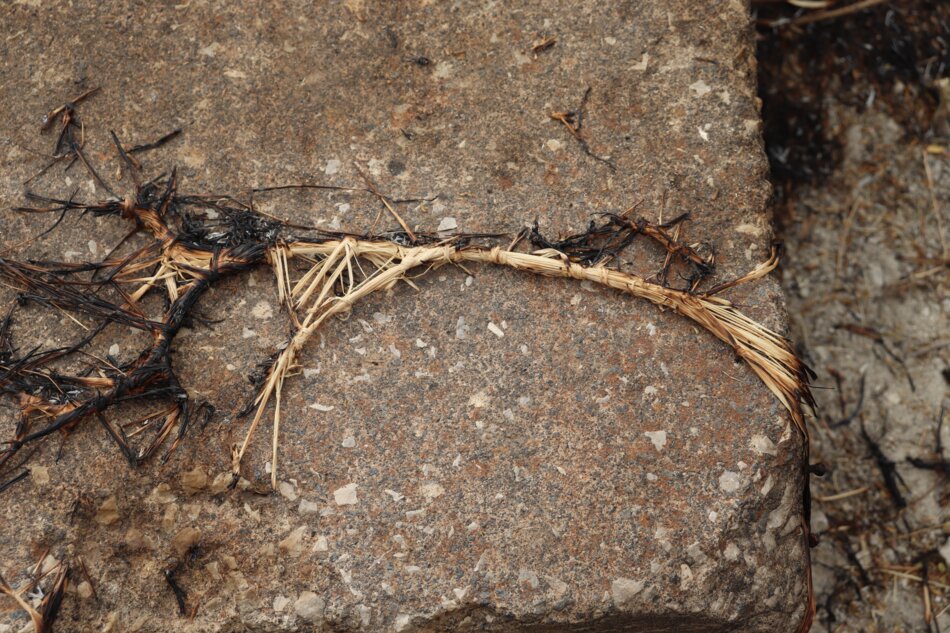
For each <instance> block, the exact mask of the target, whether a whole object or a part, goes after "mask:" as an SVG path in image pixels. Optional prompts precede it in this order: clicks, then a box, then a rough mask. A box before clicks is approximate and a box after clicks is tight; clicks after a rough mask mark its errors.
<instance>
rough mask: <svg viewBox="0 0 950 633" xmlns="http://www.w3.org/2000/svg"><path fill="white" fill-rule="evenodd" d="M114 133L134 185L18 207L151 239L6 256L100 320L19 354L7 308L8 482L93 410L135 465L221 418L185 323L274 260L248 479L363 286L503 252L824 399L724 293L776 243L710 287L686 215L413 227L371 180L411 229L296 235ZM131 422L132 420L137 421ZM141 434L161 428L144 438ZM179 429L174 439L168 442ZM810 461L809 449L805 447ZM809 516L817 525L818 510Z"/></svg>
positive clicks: (35, 283)
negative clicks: (104, 352) (639, 269)
mask: <svg viewBox="0 0 950 633" xmlns="http://www.w3.org/2000/svg"><path fill="white" fill-rule="evenodd" d="M113 141H114V145H115V147H116V149H117V151H118V152H119V155H120V158H121V159H122V160H123V162H124V164H125V166H126V168H127V169H128V170H129V171H130V172H131V173H132V176H133V177H132V181H133V182H134V183H136V184H135V187H134V190H133V191H131V192H130V193H129V194H128V195H127V196H125V197H124V198H121V199H120V198H118V197H116V198H113V199H110V200H107V201H104V202H98V203H82V202H78V201H76V200H74V199H72V198H69V199H61V198H51V197H44V196H38V195H35V194H28V198H29V199H30V200H31V201H32V202H33V203H34V204H35V205H36V206H31V207H24V208H20V209H19V210H20V211H23V212H30V213H50V214H59V216H60V217H65V216H66V215H67V214H70V213H81V214H92V215H94V216H103V217H112V218H115V219H116V220H119V221H125V222H128V223H129V224H130V225H131V227H130V228H131V232H130V234H129V236H127V237H131V236H132V235H135V234H139V237H138V238H137V239H139V240H140V241H141V242H140V244H134V245H133V246H131V247H130V248H131V250H130V251H129V252H125V253H123V254H121V255H115V256H113V255H111V254H110V255H109V256H107V257H106V258H104V259H103V260H101V261H98V262H94V263H84V264H71V263H64V262H36V261H27V262H22V261H14V260H11V259H7V258H2V257H0V277H2V278H3V279H4V280H5V281H6V282H7V283H8V284H11V285H13V286H15V287H17V288H18V289H19V290H20V295H19V302H20V303H35V304H40V305H44V306H48V307H51V308H55V309H58V310H61V311H64V312H66V313H67V314H72V315H75V316H76V317H80V318H81V317H83V316H85V317H91V318H92V319H93V320H95V322H96V325H94V326H93V327H88V328H87V329H88V332H87V334H86V335H85V336H84V337H82V338H81V339H80V340H79V341H77V342H76V343H75V344H73V345H70V346H67V347H62V348H57V349H51V350H41V349H40V348H38V347H37V348H33V349H30V350H29V351H27V352H25V353H21V352H20V351H19V350H18V349H17V347H16V346H15V345H14V344H13V342H12V341H11V336H10V330H11V328H10V324H11V323H12V322H13V319H14V318H15V310H16V307H14V308H13V310H11V312H10V313H9V314H8V315H7V316H6V317H5V319H4V320H3V322H2V325H0V392H2V393H4V394H6V395H7V396H9V397H10V398H12V399H13V400H14V401H15V402H16V403H17V405H18V407H19V420H18V423H17V424H16V427H15V432H14V436H13V437H12V438H10V439H8V440H7V441H6V442H5V443H4V446H3V448H0V481H3V480H5V479H8V478H9V475H10V473H12V472H14V471H16V470H17V469H19V468H21V466H22V463H23V461H25V459H26V458H23V459H20V460H19V461H17V460H16V458H17V456H18V455H21V451H24V452H26V451H25V449H29V448H30V447H32V446H34V445H36V444H37V443H38V442H40V441H41V440H42V439H43V438H46V437H49V436H50V435H52V434H54V433H56V432H59V431H61V432H66V431H69V430H71V429H73V428H75V427H77V426H78V425H80V424H82V423H83V422H86V421H95V422H97V423H98V424H100V425H101V426H102V427H103V428H104V430H105V431H106V434H107V435H108V436H109V438H110V439H111V440H112V441H113V442H114V443H115V444H116V445H117V447H118V448H119V450H120V452H121V453H122V455H123V456H124V457H125V459H126V460H127V461H128V463H129V464H130V465H131V466H133V467H134V466H136V465H137V464H139V463H141V462H143V461H145V460H147V459H149V458H150V457H152V456H153V455H155V454H156V452H158V450H159V449H160V448H162V447H163V446H167V448H166V450H165V453H164V455H165V457H167V456H168V454H169V453H170V452H171V451H173V450H174V449H175V447H176V446H178V444H179V443H180V442H181V441H182V439H183V438H184V437H185V436H186V434H187V431H188V429H189V426H190V423H191V421H192V419H193V418H194V417H195V416H198V415H200V416H202V417H204V419H207V418H208V417H210V416H211V415H212V414H213V411H214V409H213V407H212V406H211V405H210V404H209V403H205V402H195V401H193V400H192V398H191V397H190V396H189V394H188V392H187V390H186V389H185V388H184V387H183V386H182V384H181V383H180V382H179V380H178V378H177V376H176V373H175V369H174V366H173V362H172V355H171V346H172V343H173V341H174V339H175V336H176V335H177V334H178V333H179V331H180V329H181V328H182V327H183V326H185V325H186V324H187V323H188V320H189V319H190V318H192V317H194V316H195V311H196V310H195V308H196V304H197V302H198V300H199V298H200V297H201V296H202V295H203V294H204V293H205V291H206V290H208V289H209V288H210V287H211V286H212V285H214V284H215V283H216V282H218V281H219V280H221V279H222V278H224V277H227V276H229V275H233V274H237V273H241V272H245V271H248V270H250V269H252V268H255V267H262V266H268V267H270V268H271V270H272V271H273V273H274V275H275V278H276V282H277V293H278V299H279V302H280V305H281V306H282V308H283V309H284V310H285V311H286V314H287V317H288V318H289V321H290V335H289V336H288V339H287V340H286V343H285V344H284V345H283V346H282V347H281V348H280V351H279V352H277V353H276V354H275V355H274V356H272V357H271V358H270V359H268V360H267V361H266V362H265V363H263V364H262V371H261V372H260V375H259V379H258V380H257V384H256V388H257V391H256V397H255V398H254V399H253V401H252V402H251V403H250V404H249V406H248V407H247V409H246V412H247V413H248V414H250V413H252V412H253V417H252V418H251V421H250V424H249V427H248V430H247V433H246V435H245V438H244V440H243V442H242V443H240V444H239V445H236V446H234V447H233V449H232V450H233V452H232V466H233V472H234V480H233V481H234V483H235V484H236V483H237V482H238V479H239V477H240V472H241V467H242V460H243V458H244V456H245V454H246V452H247V450H248V448H249V446H250V445H251V442H252V441H253V438H254V435H255V431H256V430H257V428H258V426H259V425H260V423H261V422H262V420H263V419H264V418H265V416H267V414H268V411H269V410H271V411H272V412H271V416H272V433H271V444H272V456H271V458H272V461H271V483H272V485H273V486H274V487H276V485H277V477H278V474H277V473H278V457H279V444H280V425H281V422H282V420H281V395H282V391H283V387H284V383H285V381H286V380H287V379H288V378H289V377H290V376H291V375H292V374H293V372H294V370H295V369H296V368H297V361H298V358H299V356H300V354H301V353H302V352H303V350H304V348H305V346H306V345H307V343H308V341H309V340H310V338H311V337H312V336H313V335H314V334H315V333H316V332H317V331H318V330H320V329H321V328H322V327H324V326H325V325H326V324H327V323H329V322H330V320H331V318H332V317H334V316H337V315H342V314H344V313H346V312H348V311H349V310H350V309H351V308H352V307H353V306H354V305H355V304H357V303H358V302H359V301H360V300H361V299H364V298H366V297H368V296H369V295H371V294H373V293H375V292H377V291H379V290H385V289H389V288H392V287H394V286H395V285H397V284H398V283H399V282H405V283H407V284H409V285H413V284H412V281H411V279H410V274H411V273H416V274H418V273H419V272H420V270H421V271H422V272H423V273H424V272H426V271H428V270H431V269H433V268H437V267H440V266H444V265H457V266H465V265H468V264H480V265H493V266H502V267H506V268H511V269H515V270H518V271H524V272H526V273H533V274H538V275H543V276H549V277H564V278H571V279H578V280H584V281H587V282H591V283H595V284H599V285H603V286H606V287H609V288H613V289H615V290H619V291H621V292H623V293H626V294H629V295H633V296H635V297H639V298H642V299H646V300H648V301H650V302H652V303H654V304H656V305H659V306H662V307H665V308H669V309H672V310H674V311H676V312H678V313H679V314H681V315H683V316H685V317H687V318H689V319H690V320H692V321H693V322H695V323H696V324H698V325H701V326H702V327H703V328H704V329H706V330H708V331H709V332H710V333H712V334H713V335H714V336H715V337H717V338H718V339H720V340H722V341H724V342H725V343H727V344H728V345H729V346H730V347H731V348H732V350H733V351H734V352H735V354H736V355H737V356H738V357H739V358H741V359H743V360H744V361H745V362H746V363H748V365H749V366H750V367H751V369H752V370H753V371H754V372H755V373H756V375H757V376H758V377H759V378H760V379H761V380H762V381H763V383H764V384H765V385H766V386H767V387H768V388H769V389H770V390H771V391H772V393H773V394H775V396H776V397H777V398H778V399H779V400H780V402H781V403H782V405H783V406H784V407H785V408H786V409H787V410H788V412H789V414H790V416H791V418H792V420H793V421H794V423H795V425H796V427H797V428H798V429H799V430H800V431H801V433H802V434H803V435H805V436H806V438H807V429H806V426H805V422H804V417H803V413H802V404H803V403H804V404H811V403H812V399H811V394H810V392H809V388H808V375H807V372H808V370H807V368H806V367H805V366H804V365H803V364H802V363H801V361H800V360H799V359H798V358H797V356H796V355H795V353H794V351H793V350H792V347H791V345H790V344H789V342H788V341H787V340H785V339H784V338H783V337H781V336H780V335H778V334H776V333H774V332H772V331H770V330H769V329H767V328H765V327H764V326H762V325H760V324H759V323H757V322H755V321H754V320H752V319H750V318H748V317H747V316H745V315H744V314H742V313H741V312H740V311H739V310H738V309H737V308H736V307H735V306H733V305H732V304H731V303H730V302H729V301H727V300H726V299H723V298H721V297H720V296H718V294H719V293H720V292H723V291H725V290H727V289H729V288H731V287H733V286H735V285H738V284H742V283H746V282H752V281H755V280H757V279H760V278H762V277H763V276H765V275H766V274H768V273H769V272H770V271H771V270H773V269H774V268H775V266H776V265H777V263H778V253H777V250H775V249H773V252H772V254H771V257H770V258H769V259H768V261H766V262H764V263H762V264H760V265H759V266H757V267H756V268H755V269H754V270H752V271H751V272H749V273H748V274H746V275H744V276H743V277H741V278H739V279H736V280H734V281H731V282H728V283H724V284H719V285H717V286H715V287H713V288H710V289H707V290H702V289H701V288H702V283H703V281H704V280H705V279H706V278H707V277H708V276H709V275H710V273H711V272H712V270H713V263H714V262H713V259H712V257H711V256H705V255H702V254H701V253H700V252H699V250H697V249H699V247H698V246H697V247H693V246H690V245H688V244H685V243H683V242H681V241H680V240H679V238H678V235H679V228H680V225H681V223H682V222H683V221H685V220H686V219H687V218H686V217H685V216H681V217H679V218H676V219H675V220H673V221H671V222H668V223H666V224H654V223H651V222H649V221H647V220H645V219H632V218H631V217H629V212H628V214H621V215H610V214H608V215H604V216H602V219H601V222H600V223H597V222H592V223H591V225H590V226H589V227H588V229H587V230H586V231H584V232H582V233H579V234H577V235H573V236H569V237H567V238H564V239H560V240H548V239H546V238H545V237H544V236H543V235H541V233H540V231H539V230H538V228H537V227H535V228H534V229H533V230H525V231H522V232H521V233H520V234H518V235H517V236H514V237H513V238H512V237H511V236H507V237H506V236H502V235H486V234H477V235H476V234H459V235H451V236H444V235H436V234H427V233H419V232H413V231H411V230H410V229H409V228H408V225H406V223H405V222H404V221H403V220H402V218H401V217H400V216H399V214H398V213H396V212H395V210H394V209H393V208H392V207H391V205H390V203H389V202H388V201H387V200H386V198H385V197H384V196H382V195H381V194H380V193H379V191H378V190H377V189H376V187H375V185H372V184H370V183H368V184H369V185H370V189H369V191H371V193H373V194H374V195H376V196H377V197H378V198H379V199H380V200H381V201H382V202H383V203H384V204H385V205H386V207H387V209H388V210H389V211H390V212H391V214H392V215H393V216H394V217H395V218H396V220H397V221H399V223H400V225H401V226H402V228H401V230H399V231H396V232H391V233H381V234H375V235H370V234H363V235H356V234H347V233H339V232H326V231H310V232H305V233H303V234H300V233H292V229H297V230H301V229H306V227H299V226H295V225H290V224H285V223H283V222H281V221H279V220H277V219H275V218H273V217H271V216H266V215H264V214H262V213H260V212H258V211H256V210H255V209H254V208H253V206H252V205H251V204H244V203H241V202H239V201H238V200H236V199H234V198H231V197H228V196H202V195H186V194H183V193H181V192H180V191H179V182H178V178H177V177H176V174H175V172H174V171H173V172H172V173H171V174H170V175H168V176H160V177H158V178H154V179H151V180H148V181H144V182H143V180H142V178H141V174H140V173H139V170H140V164H139V163H138V161H132V160H130V159H129V156H128V152H127V151H126V150H125V149H124V148H123V146H122V144H121V143H120V141H119V140H118V138H116V137H115V136H113ZM129 151H131V150H129ZM91 169H92V168H91V166H90V170H91ZM314 187H318V188H324V187H323V186H321V185H314ZM326 188H329V187H326ZM638 237H640V238H641V239H643V238H646V239H650V240H652V241H653V242H655V243H657V244H659V245H660V246H661V247H662V248H663V249H665V251H666V252H667V262H666V264H665V265H664V267H663V271H662V272H661V274H660V275H658V281H649V280H648V279H647V278H645V277H642V276H638V275H636V274H633V273H630V272H626V271H623V270H620V269H619V268H618V267H613V266H611V263H613V262H615V261H616V259H617V257H618V256H619V255H620V253H621V252H622V251H623V250H624V249H625V248H627V247H629V246H630V245H631V244H632V243H634V241H635V240H636V238H638ZM125 241H126V240H123V242H125ZM130 244H132V243H131V242H130ZM700 250H702V249H700ZM674 262H678V263H679V264H680V265H681V266H683V267H685V268H686V269H687V270H688V271H689V274H688V276H686V277H685V279H686V283H685V285H684V286H683V287H673V286H671V285H669V284H668V283H666V278H667V275H666V273H667V272H668V270H669V267H670V265H672V264H673V263H674ZM152 297H158V298H159V299H160V300H161V307H160V308H159V309H156V306H154V303H155V302H154V301H153V302H152V303H149V300H150V298H152ZM110 324H119V325H123V326H126V327H129V328H131V329H132V330H135V331H138V332H140V333H142V334H144V335H145V336H146V337H147V338H148V340H149V343H148V345H147V346H146V347H145V348H144V349H142V350H141V351H140V352H139V353H138V355H137V356H136V357H135V358H134V359H133V360H130V361H127V362H120V361H119V360H118V359H115V358H111V357H106V358H99V357H96V356H93V355H91V354H90V353H89V352H88V351H87V348H88V346H89V345H90V343H91V342H92V341H93V340H94V339H96V337H97V336H99V335H100V334H101V333H102V332H103V331H104V330H105V329H106V328H107V327H108V326H109V325H110ZM84 327H86V326H84ZM68 357H82V358H83V360H84V362H85V363H86V369H85V371H82V372H78V373H75V372H74V373H67V372H66V371H63V370H61V369H60V368H59V364H60V363H61V361H63V360H64V359H66V358H68ZM130 402H133V403H139V404H141V405H145V404H146V403H155V402H159V403H164V404H158V405H155V404H152V405H151V406H152V407H157V409H155V408H153V409H151V410H150V411H149V412H148V413H147V414H146V415H144V416H142V417H141V418H139V419H138V420H135V421H134V422H133V423H130V424H117V423H115V422H114V421H113V420H111V419H110V414H111V413H112V412H113V409H114V408H115V407H116V406H117V405H120V404H127V403H130ZM129 427H134V430H133V431H131V432H127V431H126V429H127V428H129ZM134 435H149V436H150V437H148V438H147V439H145V440H144V441H141V440H140V442H141V445H140V446H138V447H135V446H134V445H133V443H134V442H135V441H136V440H135V438H134ZM170 437H174V439H173V440H171V441H170V442H169V441H168V439H169V438H170ZM806 447H807V441H806ZM28 457H29V454H27V458H28ZM805 459H806V462H807V454H806V455H805ZM806 498H807V497H806ZM806 514H807V513H806ZM804 529H805V531H806V534H807V523H806V525H805V526H804ZM172 582H173V579H170V580H169V583H170V584H171V583H172Z"/></svg>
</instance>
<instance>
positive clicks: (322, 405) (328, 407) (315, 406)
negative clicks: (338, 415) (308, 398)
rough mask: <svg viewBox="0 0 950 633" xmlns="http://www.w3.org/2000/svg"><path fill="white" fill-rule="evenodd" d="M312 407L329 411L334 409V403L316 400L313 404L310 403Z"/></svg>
mask: <svg viewBox="0 0 950 633" xmlns="http://www.w3.org/2000/svg"><path fill="white" fill-rule="evenodd" d="M310 408H311V409H315V410H316V411H320V412H321V413H327V412H328V411H333V406H332V405H326V404H320V403H319V402H314V403H313V404H311V405H310Z"/></svg>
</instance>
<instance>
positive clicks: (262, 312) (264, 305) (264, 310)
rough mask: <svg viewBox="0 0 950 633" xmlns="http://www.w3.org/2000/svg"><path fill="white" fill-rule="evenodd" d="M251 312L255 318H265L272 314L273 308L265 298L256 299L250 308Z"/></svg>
mask: <svg viewBox="0 0 950 633" xmlns="http://www.w3.org/2000/svg"><path fill="white" fill-rule="evenodd" d="M251 314H253V315H254V317H255V318H257V319H265V320H266V319H269V318H271V317H273V316H274V309H273V308H272V307H271V305H270V303H268V302H267V301H265V300H261V301H258V302H257V305H255V306H254V307H253V308H252V309H251Z"/></svg>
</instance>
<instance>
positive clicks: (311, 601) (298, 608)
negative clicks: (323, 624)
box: [294, 591, 326, 622]
mask: <svg viewBox="0 0 950 633" xmlns="http://www.w3.org/2000/svg"><path fill="white" fill-rule="evenodd" d="M325 606H326V603H325V602H324V601H323V598H321V597H320V596H318V595H317V594H315V593H313V592H312V591H301V592H300V597H299V598H297V601H296V602H295V603H294V612H295V613H296V614H297V615H298V616H300V618H301V619H303V620H306V621H307V622H319V621H321V620H322V619H323V609H324V608H325Z"/></svg>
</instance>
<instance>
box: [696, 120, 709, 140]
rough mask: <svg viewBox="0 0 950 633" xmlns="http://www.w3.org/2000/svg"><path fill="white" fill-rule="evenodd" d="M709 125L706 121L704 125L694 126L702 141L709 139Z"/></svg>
mask: <svg viewBox="0 0 950 633" xmlns="http://www.w3.org/2000/svg"><path fill="white" fill-rule="evenodd" d="M709 127H710V125H709V124H708V123H707V124H706V125H703V126H700V127H698V128H696V130H697V131H698V132H699V137H700V138H701V139H703V140H704V141H708V140H709Z"/></svg>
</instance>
